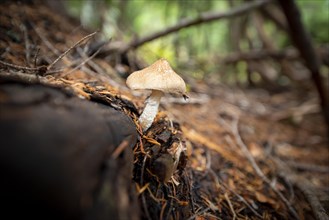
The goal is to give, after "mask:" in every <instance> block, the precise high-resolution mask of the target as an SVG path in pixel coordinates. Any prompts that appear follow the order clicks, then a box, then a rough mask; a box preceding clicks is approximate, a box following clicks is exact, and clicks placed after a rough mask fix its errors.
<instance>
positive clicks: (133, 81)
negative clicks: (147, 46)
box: [126, 58, 186, 94]
mask: <svg viewBox="0 0 329 220" xmlns="http://www.w3.org/2000/svg"><path fill="white" fill-rule="evenodd" d="M126 84H127V86H128V87H129V88H130V89H149V90H160V91H162V92H165V93H179V94H184V93H185V92H186V85H185V82H184V80H183V79H182V78H181V77H180V76H179V75H177V73H175V71H174V70H173V69H172V68H171V67H170V64H169V62H168V61H167V60H166V59H164V58H161V59H159V60H158V61H156V62H155V63H153V64H152V65H151V66H149V67H146V68H144V69H142V70H139V71H136V72H133V73H132V74H130V76H129V77H128V78H127V81H126Z"/></svg>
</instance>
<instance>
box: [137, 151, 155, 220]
mask: <svg viewBox="0 0 329 220" xmlns="http://www.w3.org/2000/svg"><path fill="white" fill-rule="evenodd" d="M146 159H147V155H146V154H145V155H144V159H143V165H142V171H141V179H140V185H141V186H143V184H144V170H145V163H146ZM141 196H142V203H143V208H144V212H145V215H146V218H147V219H148V220H151V219H152V218H151V215H150V213H149V211H148V209H147V205H146V198H145V194H144V193H142V194H141Z"/></svg>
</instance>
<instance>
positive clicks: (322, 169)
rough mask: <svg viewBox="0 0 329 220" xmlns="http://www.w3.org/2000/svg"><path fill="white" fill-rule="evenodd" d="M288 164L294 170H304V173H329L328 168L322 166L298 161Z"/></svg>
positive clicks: (288, 162)
mask: <svg viewBox="0 0 329 220" xmlns="http://www.w3.org/2000/svg"><path fill="white" fill-rule="evenodd" d="M287 164H288V165H289V166H291V167H293V168H296V169H299V170H304V171H311V172H319V173H329V167H328V166H321V165H316V164H308V163H301V162H296V161H287Z"/></svg>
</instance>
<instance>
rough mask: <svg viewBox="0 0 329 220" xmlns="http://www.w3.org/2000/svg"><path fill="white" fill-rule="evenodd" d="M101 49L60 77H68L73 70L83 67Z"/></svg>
mask: <svg viewBox="0 0 329 220" xmlns="http://www.w3.org/2000/svg"><path fill="white" fill-rule="evenodd" d="M101 49H102V47H100V48H98V50H97V51H96V52H95V53H94V54H93V55H91V56H90V57H88V58H87V59H85V60H84V61H83V62H82V63H80V64H79V65H78V66H76V67H74V68H73V69H71V70H70V71H69V72H67V73H65V74H64V75H62V77H65V76H67V75H69V74H70V73H72V72H74V71H75V70H77V69H79V68H80V67H81V66H83V65H85V64H86V63H87V62H88V61H90V60H91V59H93V58H94V57H95V56H96V55H97V54H98V53H99V51H100V50H101Z"/></svg>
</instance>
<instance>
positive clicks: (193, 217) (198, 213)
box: [187, 207, 210, 220]
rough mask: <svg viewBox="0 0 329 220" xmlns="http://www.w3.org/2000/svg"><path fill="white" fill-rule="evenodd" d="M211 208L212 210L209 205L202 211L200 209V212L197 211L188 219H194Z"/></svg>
mask: <svg viewBox="0 0 329 220" xmlns="http://www.w3.org/2000/svg"><path fill="white" fill-rule="evenodd" d="M209 210H210V208H209V207H208V208H206V209H204V210H202V211H200V212H197V213H195V214H194V215H192V216H191V217H189V218H188V219H187V220H193V219H195V218H196V217H197V216H199V215H201V214H203V213H206V212H208V211H209Z"/></svg>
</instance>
